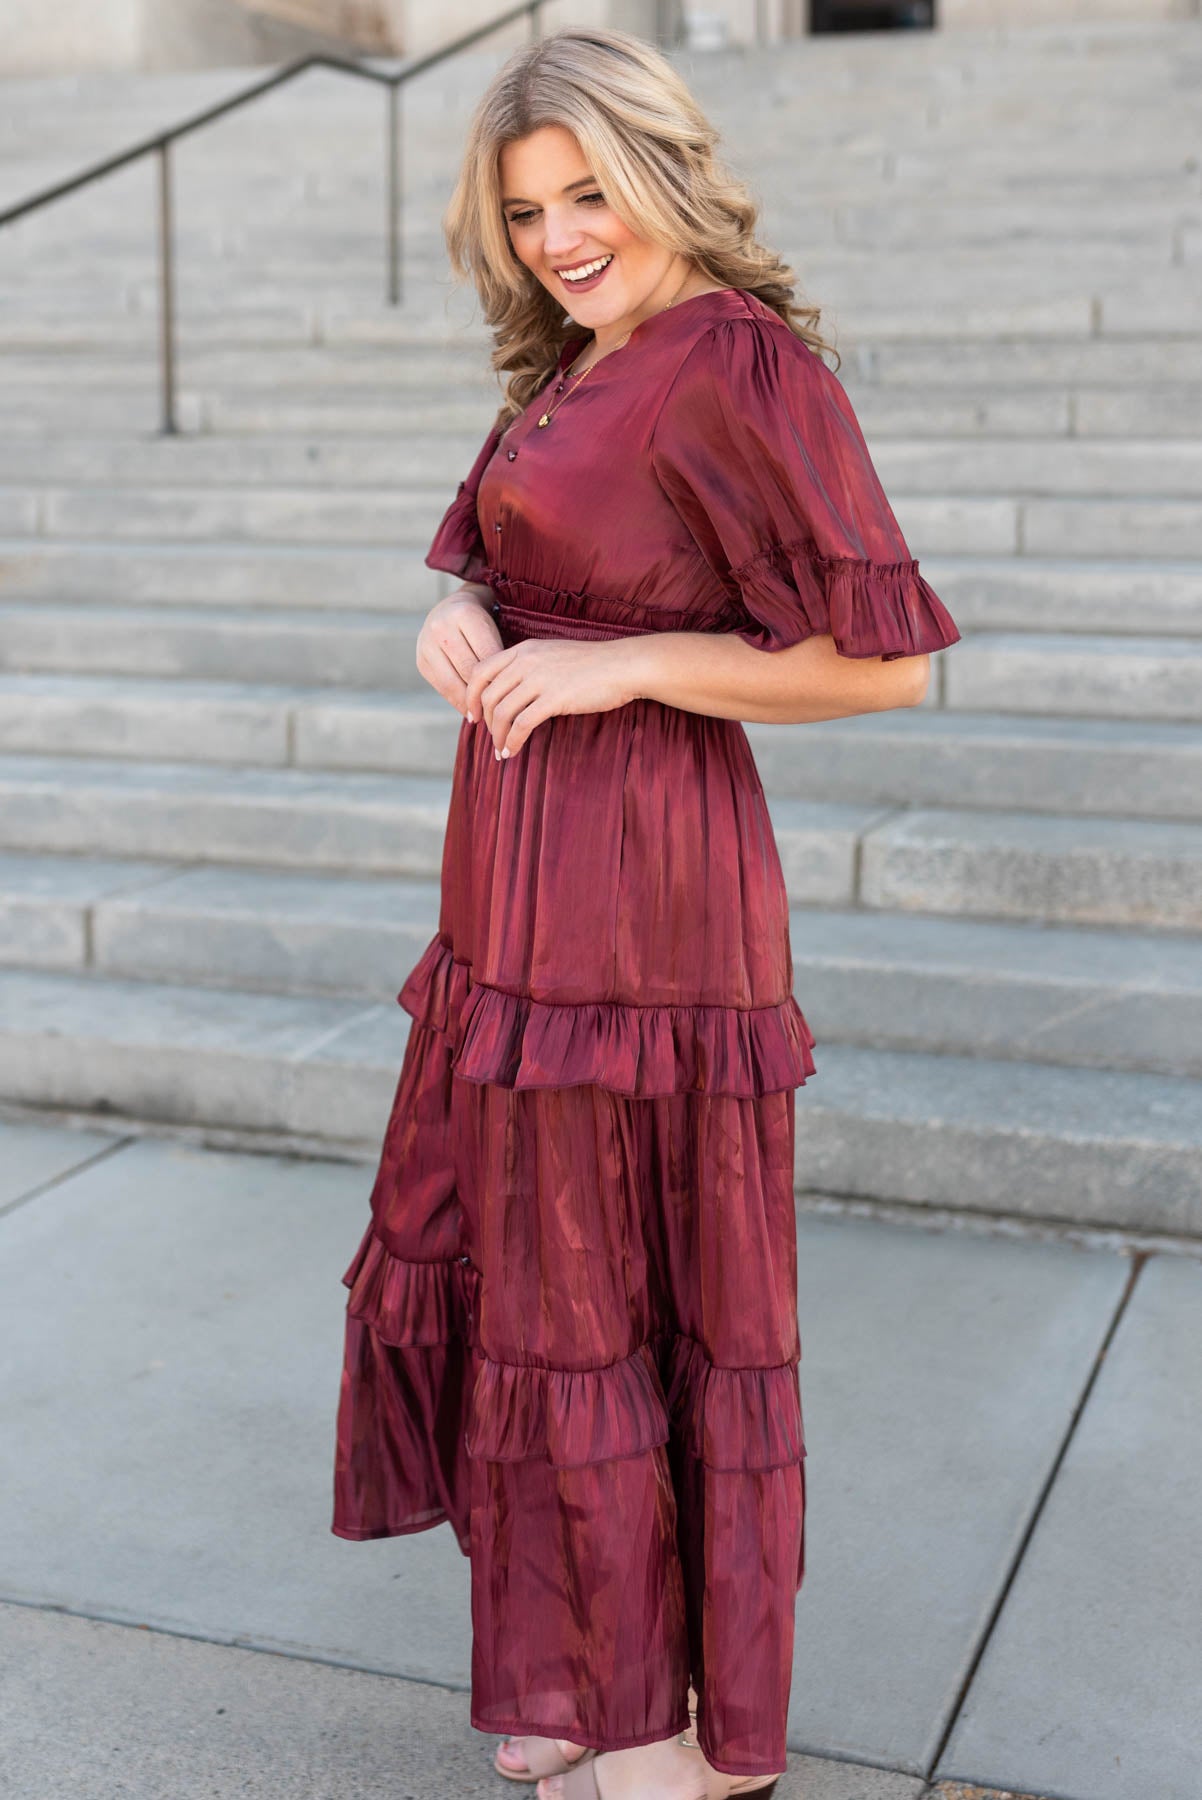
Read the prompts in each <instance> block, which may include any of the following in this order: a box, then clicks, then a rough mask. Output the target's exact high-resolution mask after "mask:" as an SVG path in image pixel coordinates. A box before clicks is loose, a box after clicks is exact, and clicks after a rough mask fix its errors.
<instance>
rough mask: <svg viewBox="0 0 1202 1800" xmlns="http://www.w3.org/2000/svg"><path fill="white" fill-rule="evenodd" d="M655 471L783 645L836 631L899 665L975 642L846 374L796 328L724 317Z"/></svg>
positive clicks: (675, 396) (759, 632)
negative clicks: (879, 464)
mask: <svg viewBox="0 0 1202 1800" xmlns="http://www.w3.org/2000/svg"><path fill="white" fill-rule="evenodd" d="M651 458H652V464H653V467H654V470H655V474H656V478H657V480H658V481H659V483H660V485H661V487H662V488H663V489H664V491H665V493H666V494H667V496H668V498H669V499H670V500H671V502H672V504H673V506H674V507H675V509H676V511H677V512H678V513H679V515H680V517H681V518H682V520H683V521H684V523H685V524H686V525H687V527H688V529H689V531H690V533H691V534H692V537H693V539H694V540H695V542H696V543H697V545H698V547H699V548H700V550H701V553H702V555H703V556H704V557H705V559H706V561H707V562H708V563H709V565H710V567H711V568H712V569H713V570H714V571H715V573H716V574H717V575H718V576H719V578H720V579H722V580H723V581H725V582H726V583H727V584H728V586H730V587H731V589H732V594H733V596H734V597H735V598H736V601H737V603H738V604H739V606H740V608H741V609H742V611H743V612H744V613H745V615H746V620H747V622H746V623H745V624H743V625H740V626H736V627H735V631H736V635H737V636H739V637H741V638H743V639H744V640H745V641H746V642H747V643H749V644H752V645H754V646H755V647H756V648H757V649H761V650H782V649H785V648H787V647H788V646H789V645H790V644H797V643H800V642H801V641H802V640H803V639H804V638H807V637H811V636H814V635H815V634H818V633H829V634H830V636H831V637H832V638H833V639H834V642H835V647H836V649H837V650H838V651H839V652H840V654H842V655H843V656H881V657H883V658H885V659H886V660H889V661H891V660H892V659H894V658H895V657H899V656H916V655H921V654H923V653H925V652H928V651H933V650H942V649H945V648H946V647H947V646H948V645H949V644H954V643H956V642H957V641H958V639H959V637H960V633H959V631H958V630H957V629H956V626H955V624H954V622H953V620H952V618H951V615H950V614H949V612H948V611H947V609H946V607H945V606H944V605H943V602H942V601H941V600H940V599H939V597H938V595H937V594H936V593H935V592H934V590H933V589H932V588H931V587H930V586H929V585H928V583H927V582H926V580H925V579H924V578H923V577H922V576H921V575H920V574H919V572H918V563H917V561H916V560H915V559H914V558H913V557H912V556H911V555H910V552H909V549H908V547H907V544H906V540H905V538H904V537H903V536H902V533H901V528H900V527H899V525H898V523H897V520H896V518H895V517H894V515H893V512H892V509H891V508H890V505H889V502H888V500H887V499H886V497H885V493H884V490H883V488H882V486H881V483H880V479H879V477H878V475H877V473H876V470H875V468H874V467H873V464H872V459H871V457H870V456H869V453H868V448H867V445H866V444H865V442H864V437H863V433H862V432H861V430H860V426H859V423H858V421H857V419H856V416H855V414H854V412H853V411H852V406H851V402H850V400H849V399H848V397H847V394H846V392H845V390H844V388H843V386H842V384H841V382H840V381H839V380H838V378H837V377H836V375H835V374H834V372H833V370H831V369H830V368H829V367H828V366H827V364H826V363H825V362H823V360H822V358H821V357H820V356H819V355H818V354H817V352H815V351H813V350H811V349H810V348H809V347H808V345H806V344H804V343H803V342H802V340H801V339H800V338H798V337H797V336H796V335H795V333H793V332H792V331H791V330H790V329H789V327H788V326H787V325H785V324H784V322H783V321H780V320H777V319H776V318H775V315H774V316H773V318H772V320H761V319H758V318H754V317H752V318H748V317H737V318H731V319H724V320H720V321H718V323H717V324H715V325H714V326H712V327H711V328H710V329H709V330H708V331H706V332H704V333H703V334H702V336H701V337H700V338H699V339H698V340H697V342H696V343H694V345H693V346H692V347H691V349H690V350H689V352H688V354H687V355H686V356H685V358H684V360H683V362H682V363H681V366H680V368H679V369H678V371H677V373H676V375H675V377H674V379H673V381H672V383H671V386H670V387H669V389H668V391H667V393H666V395H665V397H664V401H663V403H662V406H661V408H660V412H659V415H658V417H657V419H656V421H655V425H654V429H653V432H652V437H651Z"/></svg>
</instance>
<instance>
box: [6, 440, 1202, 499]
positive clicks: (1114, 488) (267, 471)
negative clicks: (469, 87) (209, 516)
mask: <svg viewBox="0 0 1202 1800" xmlns="http://www.w3.org/2000/svg"><path fill="white" fill-rule="evenodd" d="M482 441H483V426H482V428H481V431H480V432H475V431H463V432H455V433H452V432H450V431H445V430H444V431H439V432H433V433H431V434H430V436H429V437H426V438H417V437H415V436H414V435H413V431H412V425H410V426H409V427H408V428H407V429H406V430H405V431H404V432H403V433H401V434H399V435H398V436H397V438H396V439H395V440H393V439H391V438H382V437H380V436H379V435H378V434H377V435H370V436H363V437H356V436H337V435H334V434H331V433H325V434H322V435H316V434H315V435H313V436H312V437H311V439H310V440H309V441H298V440H297V439H296V438H295V437H291V436H287V437H281V436H272V435H268V434H262V435H258V436H254V437H241V438H238V439H236V440H235V441H233V442H229V441H225V440H223V439H218V438H215V437H212V436H200V437H192V438H189V437H178V438H159V439H148V438H145V437H143V438H130V437H129V436H128V435H123V436H100V437H83V436H72V437H61V438H43V439H40V440H37V441H35V442H32V443H31V442H29V441H28V440H23V441H22V440H8V441H6V442H0V485H3V484H7V485H9V486H19V487H32V486H34V485H35V484H45V485H46V486H54V487H59V486H63V485H66V484H72V485H81V486H92V485H100V486H102V487H104V488H106V489H111V488H115V487H117V486H118V485H125V484H129V485H133V486H138V487H143V486H146V485H148V484H149V485H153V486H155V487H164V488H166V487H170V488H193V487H194V488H201V489H204V488H209V487H228V486H229V485H231V484H232V483H234V482H238V483H239V484H245V485H246V486H254V487H297V486H303V487H309V486H313V487H336V488H345V487H354V488H360V487H384V486H394V487H400V488H411V489H412V488H416V489H431V488H440V489H441V488H442V487H445V486H448V485H449V487H450V488H451V490H452V491H453V490H454V487H455V484H456V482H457V481H458V480H459V478H460V476H461V474H462V473H463V471H464V470H466V469H467V468H469V467H470V466H471V464H472V462H473V461H474V460H475V457H476V453H477V451H478V450H479V448H480V444H481V442H482ZM874 461H875V463H876V467H877V470H878V473H879V474H880V477H881V480H882V482H883V483H884V485H885V488H886V490H887V491H888V492H889V493H893V492H894V491H895V490H897V491H900V492H904V493H912V494H923V495H925V496H933V497H935V498H940V497H942V496H944V495H949V494H981V495H984V496H986V497H993V496H994V495H997V494H1013V495H1023V496H1027V497H1032V498H1045V497H1048V496H1051V495H1060V496H1062V497H1065V498H1072V499H1085V498H1091V497H1097V496H1105V497H1107V498H1111V499H1113V498H1133V497H1140V498H1151V499H1157V500H1161V499H1167V498H1178V499H1189V498H1194V499H1196V498H1198V497H1200V496H1202V441H1195V442H1188V441H1185V440H1179V441H1174V440H1169V441H1167V442H1166V441H1164V440H1157V439H1145V440H1142V441H1141V440H1135V439H1129V440H1127V441H1125V442H1123V443H1121V444H1120V443H1112V442H1109V441H1106V440H1093V441H1090V440H1081V439H1074V438H1066V439H1056V440H1049V439H1047V438H1027V439H1024V438H1002V439H993V438H990V439H987V440H978V441H973V442H970V443H967V444H966V443H965V442H964V441H963V439H961V438H935V437H931V436H929V435H926V436H924V437H923V438H920V439H899V440H894V439H889V440H887V441H884V442H882V443H881V444H880V445H878V446H877V448H876V451H875V455H874Z"/></svg>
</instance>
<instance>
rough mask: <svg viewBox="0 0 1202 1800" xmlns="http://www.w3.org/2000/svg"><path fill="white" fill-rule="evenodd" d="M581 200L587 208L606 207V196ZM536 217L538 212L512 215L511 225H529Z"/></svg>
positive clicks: (594, 196) (590, 195)
mask: <svg viewBox="0 0 1202 1800" xmlns="http://www.w3.org/2000/svg"><path fill="white" fill-rule="evenodd" d="M579 198H580V199H581V201H583V202H584V204H585V205H586V206H604V205H605V195H604V194H581V195H580V196H579ZM535 217H537V213H536V212H515V213H510V215H509V223H510V224H511V225H529V223H530V221H531V219H533V218H535Z"/></svg>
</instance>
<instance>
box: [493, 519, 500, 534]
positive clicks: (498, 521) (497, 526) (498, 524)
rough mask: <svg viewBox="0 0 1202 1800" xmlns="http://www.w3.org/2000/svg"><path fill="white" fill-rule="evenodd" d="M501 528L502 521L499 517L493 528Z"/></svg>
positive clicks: (495, 529)
mask: <svg viewBox="0 0 1202 1800" xmlns="http://www.w3.org/2000/svg"><path fill="white" fill-rule="evenodd" d="M500 529H501V521H500V520H499V519H498V520H497V523H496V524H495V525H494V526H493V530H494V531H500Z"/></svg>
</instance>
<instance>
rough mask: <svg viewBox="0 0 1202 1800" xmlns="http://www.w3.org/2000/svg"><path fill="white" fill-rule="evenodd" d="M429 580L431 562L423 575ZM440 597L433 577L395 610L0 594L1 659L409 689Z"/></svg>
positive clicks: (106, 670)
mask: <svg viewBox="0 0 1202 1800" xmlns="http://www.w3.org/2000/svg"><path fill="white" fill-rule="evenodd" d="M427 584H429V571H428V570H423V571H422V577H421V585H422V586H427ZM413 597H414V598H417V596H413ZM394 598H396V599H397V600H403V599H404V598H405V595H404V594H403V593H401V594H399V595H397V596H394ZM434 598H435V594H434V590H433V585H432V584H429V585H428V591H427V592H425V593H424V594H423V595H421V596H420V599H421V602H422V603H421V605H420V606H415V607H414V608H413V610H412V611H411V612H410V613H409V614H398V615H397V616H395V617H388V616H386V615H384V614H382V613H371V612H351V611H350V610H347V611H344V612H337V613H326V612H321V611H317V610H314V611H303V610H296V609H292V608H288V607H283V606H282V607H280V608H279V609H278V610H267V609H260V608H254V609H251V608H249V607H238V606H218V605H214V606H207V607H200V606H171V607H164V606H153V605H152V606H125V607H119V606H106V605H104V604H103V603H101V602H100V601H97V602H95V603H94V604H87V603H84V604H81V605H59V604H55V603H54V602H52V601H49V600H41V601H29V602H26V603H24V604H21V603H16V602H11V603H9V604H8V605H4V604H3V603H0V667H2V668H6V669H9V670H20V671H27V672H36V671H46V672H61V673H73V672H77V671H78V672H81V673H87V674H96V675H99V674H110V673H111V674H128V675H137V676H180V677H183V678H184V679H186V680H188V681H207V680H217V681H220V680H222V679H224V678H226V677H228V676H229V674H230V673H231V672H234V673H236V674H237V676H238V678H239V680H241V681H247V682H283V683H289V684H295V685H299V686H307V687H327V688H330V687H333V688H374V689H380V688H396V689H397V690H404V689H407V688H416V687H417V685H418V683H419V681H420V680H421V678H420V676H419V675H418V673H417V665H416V662H415V654H416V640H417V633H418V631H419V629H420V626H421V621H422V619H423V618H424V617H425V612H426V609H427V608H428V607H429V606H430V605H432V604H433V601H434ZM423 685H424V684H423Z"/></svg>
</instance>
